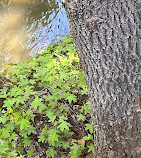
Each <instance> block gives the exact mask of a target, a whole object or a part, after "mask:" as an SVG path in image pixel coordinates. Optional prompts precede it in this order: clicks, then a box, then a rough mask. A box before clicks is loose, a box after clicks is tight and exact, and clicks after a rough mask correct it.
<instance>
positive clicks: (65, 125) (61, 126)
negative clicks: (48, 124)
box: [57, 120, 69, 132]
mask: <svg viewBox="0 0 141 158" xmlns="http://www.w3.org/2000/svg"><path fill="white" fill-rule="evenodd" d="M68 125H69V123H67V122H66V121H64V120H61V124H60V125H59V126H58V127H57V128H59V129H60V130H61V131H62V132H63V131H64V130H65V129H66V130H69V127H68Z"/></svg>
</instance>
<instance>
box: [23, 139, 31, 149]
mask: <svg viewBox="0 0 141 158" xmlns="http://www.w3.org/2000/svg"><path fill="white" fill-rule="evenodd" d="M31 142H32V141H31V140H30V138H28V137H27V138H26V139H24V140H23V144H24V147H27V146H28V145H30V144H31Z"/></svg>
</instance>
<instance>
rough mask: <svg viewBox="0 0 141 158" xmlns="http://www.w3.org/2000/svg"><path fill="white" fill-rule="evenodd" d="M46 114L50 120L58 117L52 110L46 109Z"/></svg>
mask: <svg viewBox="0 0 141 158" xmlns="http://www.w3.org/2000/svg"><path fill="white" fill-rule="evenodd" d="M45 114H46V116H47V117H48V118H49V122H52V123H53V122H54V121H55V119H56V115H54V113H53V112H52V111H51V110H48V111H45Z"/></svg>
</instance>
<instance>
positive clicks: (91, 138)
mask: <svg viewBox="0 0 141 158" xmlns="http://www.w3.org/2000/svg"><path fill="white" fill-rule="evenodd" d="M83 138H84V140H93V135H91V134H88V135H87V136H84V137H83Z"/></svg>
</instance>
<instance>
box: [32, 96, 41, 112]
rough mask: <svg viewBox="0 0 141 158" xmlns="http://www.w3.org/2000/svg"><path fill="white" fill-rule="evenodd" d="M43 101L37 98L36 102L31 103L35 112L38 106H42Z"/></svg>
mask: <svg viewBox="0 0 141 158" xmlns="http://www.w3.org/2000/svg"><path fill="white" fill-rule="evenodd" d="M41 101H42V99H41V98H39V97H38V96H36V98H35V99H34V101H33V102H32V103H31V107H32V108H34V109H35V110H37V108H38V106H40V104H42V102H41Z"/></svg>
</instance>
